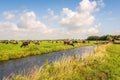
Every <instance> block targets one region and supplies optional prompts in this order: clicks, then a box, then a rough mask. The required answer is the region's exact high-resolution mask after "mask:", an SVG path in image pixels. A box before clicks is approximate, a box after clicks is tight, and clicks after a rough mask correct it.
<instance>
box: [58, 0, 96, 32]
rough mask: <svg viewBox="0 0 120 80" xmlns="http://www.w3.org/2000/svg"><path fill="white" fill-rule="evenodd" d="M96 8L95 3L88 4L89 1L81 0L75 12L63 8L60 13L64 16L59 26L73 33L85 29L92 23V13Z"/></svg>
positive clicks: (93, 18)
mask: <svg viewBox="0 0 120 80" xmlns="http://www.w3.org/2000/svg"><path fill="white" fill-rule="evenodd" d="M96 6H97V3H96V1H92V2H90V1H89V0H83V1H82V2H80V4H79V6H78V7H77V8H76V10H75V11H72V10H70V9H68V8H63V10H62V13H63V14H64V17H63V18H62V20H61V21H60V24H62V25H63V26H64V27H66V28H67V29H68V30H69V31H73V32H74V31H80V30H81V29H84V28H87V27H89V26H91V25H92V24H93V23H94V20H95V17H94V16H93V15H92V13H93V12H94V10H95V8H96Z"/></svg>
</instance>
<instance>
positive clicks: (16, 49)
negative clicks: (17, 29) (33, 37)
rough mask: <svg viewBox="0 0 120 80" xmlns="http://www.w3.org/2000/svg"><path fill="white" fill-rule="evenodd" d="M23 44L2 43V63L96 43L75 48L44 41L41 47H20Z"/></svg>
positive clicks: (0, 52) (0, 57)
mask: <svg viewBox="0 0 120 80" xmlns="http://www.w3.org/2000/svg"><path fill="white" fill-rule="evenodd" d="M21 44H22V42H18V44H11V43H9V44H3V43H0V61H6V60H11V59H17V58H23V57H26V56H32V55H42V54H47V53H50V52H56V51H60V50H66V49H71V48H76V47H81V46H89V45H93V44H94V42H90V43H88V42H86V43H80V44H77V43H74V45H75V46H74V47H73V46H71V45H64V43H63V42H58V43H51V42H48V41H42V42H41V43H40V45H35V44H33V43H31V44H30V45H29V46H27V47H22V48H21V47H20V46H21Z"/></svg>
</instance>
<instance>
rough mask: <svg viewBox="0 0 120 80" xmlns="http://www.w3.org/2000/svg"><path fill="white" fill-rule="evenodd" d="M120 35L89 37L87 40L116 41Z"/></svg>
mask: <svg viewBox="0 0 120 80" xmlns="http://www.w3.org/2000/svg"><path fill="white" fill-rule="evenodd" d="M117 39H120V35H103V36H89V37H88V38H87V40H109V41H110V40H117Z"/></svg>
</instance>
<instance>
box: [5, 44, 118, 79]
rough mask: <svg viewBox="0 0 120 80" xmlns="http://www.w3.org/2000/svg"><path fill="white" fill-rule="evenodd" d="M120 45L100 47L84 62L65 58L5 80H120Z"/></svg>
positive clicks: (75, 58) (73, 58) (74, 58)
mask: <svg viewBox="0 0 120 80" xmlns="http://www.w3.org/2000/svg"><path fill="white" fill-rule="evenodd" d="M119 73H120V45H117V44H108V45H102V46H98V47H97V48H96V50H95V52H94V54H92V55H90V56H88V57H86V58H85V59H84V60H81V59H80V60H78V59H77V57H75V56H74V57H68V58H63V59H62V60H61V61H59V62H54V63H53V64H51V65H49V64H47V62H46V63H45V64H44V66H43V67H41V68H39V69H38V68H35V69H33V70H32V71H31V73H29V74H28V75H24V76H23V75H20V74H19V75H16V76H14V77H12V78H4V79H3V80H120V74H119Z"/></svg>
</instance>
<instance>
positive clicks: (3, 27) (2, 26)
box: [0, 22, 18, 30]
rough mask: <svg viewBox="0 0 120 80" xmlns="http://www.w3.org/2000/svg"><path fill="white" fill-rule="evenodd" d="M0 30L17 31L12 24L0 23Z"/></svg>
mask: <svg viewBox="0 0 120 80" xmlns="http://www.w3.org/2000/svg"><path fill="white" fill-rule="evenodd" d="M0 29H1V30H18V27H17V25H16V24H14V23H12V22H0Z"/></svg>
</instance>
